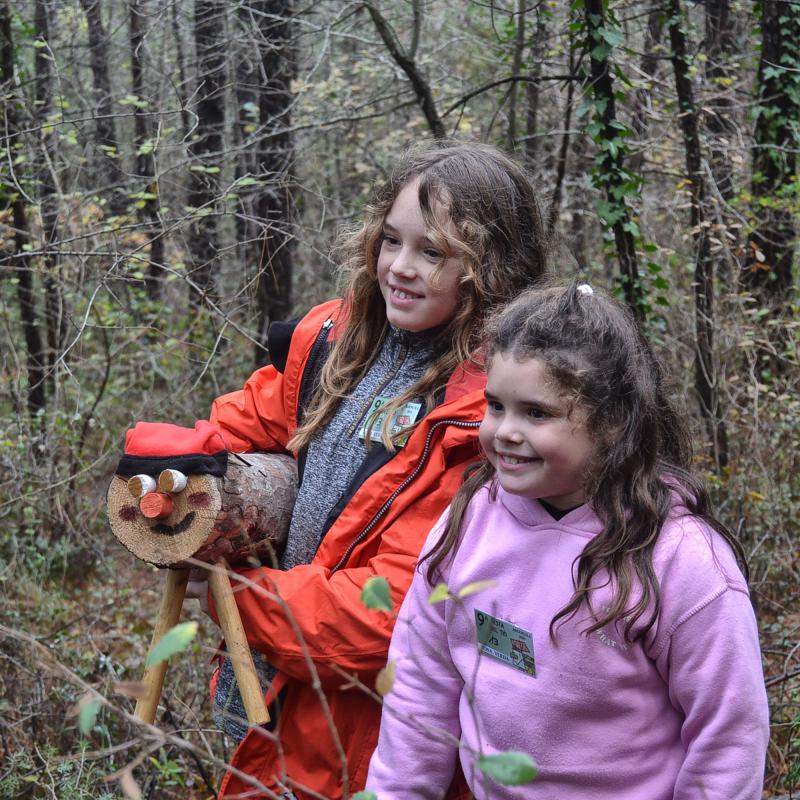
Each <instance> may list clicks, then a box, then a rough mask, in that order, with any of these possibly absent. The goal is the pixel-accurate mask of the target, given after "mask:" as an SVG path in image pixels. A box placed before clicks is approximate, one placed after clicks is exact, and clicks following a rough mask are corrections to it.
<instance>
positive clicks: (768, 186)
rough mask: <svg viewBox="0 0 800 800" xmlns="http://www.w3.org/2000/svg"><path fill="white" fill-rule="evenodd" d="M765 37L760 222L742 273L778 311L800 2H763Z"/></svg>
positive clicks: (784, 280)
mask: <svg viewBox="0 0 800 800" xmlns="http://www.w3.org/2000/svg"><path fill="white" fill-rule="evenodd" d="M761 35H762V45H761V61H760V63H759V67H758V83H757V93H758V100H757V104H756V114H757V116H756V125H755V132H754V135H755V146H754V148H753V187H752V194H753V202H754V208H755V213H756V215H757V217H758V224H757V228H756V230H755V231H754V233H753V236H752V241H751V246H750V248H749V249H750V252H749V254H748V260H747V263H746V265H745V270H744V273H743V275H742V277H743V281H744V283H745V285H746V286H747V287H748V288H749V289H750V290H751V291H752V292H753V293H754V294H755V295H756V296H757V297H758V298H759V300H760V301H761V302H762V304H763V305H765V306H767V307H769V308H771V309H773V310H778V309H780V308H781V307H783V304H784V303H785V302H786V301H787V300H788V299H789V297H788V293H789V291H790V290H791V288H792V262H793V258H794V254H793V244H794V239H795V221H794V217H793V214H792V207H791V205H792V202H793V200H792V196H791V186H792V182H793V180H795V176H796V171H797V152H798V149H800V133H798V130H797V120H798V119H800V99H798V79H797V73H798V64H800V4H799V3H797V2H789V1H788V0H772V1H771V2H765V3H763V4H762V18H761Z"/></svg>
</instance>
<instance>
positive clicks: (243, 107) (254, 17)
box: [233, 2, 264, 267]
mask: <svg viewBox="0 0 800 800" xmlns="http://www.w3.org/2000/svg"><path fill="white" fill-rule="evenodd" d="M236 14H237V17H238V19H239V37H240V38H241V39H242V40H243V41H241V42H239V43H237V47H236V54H235V67H234V69H235V74H236V86H235V91H236V112H235V113H236V118H235V120H234V125H233V135H234V142H235V145H236V147H237V153H236V178H237V180H238V179H240V178H243V177H244V176H246V175H255V174H257V173H258V167H257V160H256V157H255V152H254V151H255V148H256V144H255V142H256V141H257V139H256V131H257V129H258V126H259V108H258V98H259V92H260V90H261V87H262V86H263V83H264V81H263V78H262V73H261V58H260V57H259V53H260V46H259V45H260V40H261V33H260V28H261V25H260V15H259V14H256V10H255V9H254V8H253V4H252V3H250V2H240V3H239V4H238V5H237V8H236ZM254 39H256V44H255V46H253V40H254ZM261 190H262V188H261V186H258V185H254V186H250V185H243V186H239V187H238V188H237V191H236V193H237V195H238V196H239V204H240V211H239V213H238V214H237V215H236V242H237V247H238V250H239V257H240V258H241V259H242V261H243V262H244V263H245V264H247V265H248V267H249V265H251V264H254V263H256V261H257V260H258V250H257V249H256V248H257V241H256V239H257V238H258V237H257V233H256V224H255V219H254V217H255V203H256V197H257V196H258V195H259V194H260V192H261Z"/></svg>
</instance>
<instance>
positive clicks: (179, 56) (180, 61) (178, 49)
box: [170, 3, 191, 141]
mask: <svg viewBox="0 0 800 800" xmlns="http://www.w3.org/2000/svg"><path fill="white" fill-rule="evenodd" d="M170 21H171V23H172V36H173V38H174V39H175V66H176V67H177V70H178V85H177V86H176V87H175V90H176V92H177V94H178V99H179V100H180V104H181V128H182V131H183V141H186V140H187V139H188V138H189V129H190V128H191V125H190V122H189V109H188V108H187V107H186V87H187V85H188V84H187V81H186V69H185V67H184V58H183V36H182V34H181V29H180V25H178V3H173V4H172V13H171V14H170Z"/></svg>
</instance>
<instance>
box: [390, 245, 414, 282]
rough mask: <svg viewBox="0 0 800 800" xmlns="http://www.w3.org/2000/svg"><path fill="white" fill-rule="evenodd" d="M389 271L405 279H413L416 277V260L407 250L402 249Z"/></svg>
mask: <svg viewBox="0 0 800 800" xmlns="http://www.w3.org/2000/svg"><path fill="white" fill-rule="evenodd" d="M389 271H390V272H392V273H393V274H395V275H399V276H401V277H403V278H413V277H414V275H415V270H414V259H413V258H412V257H411V254H410V253H409V251H408V249H407V248H405V247H404V248H402V249H401V250H400V252H398V253H397V254H396V255H395V257H394V260H393V261H392V263H391V264H390V266H389Z"/></svg>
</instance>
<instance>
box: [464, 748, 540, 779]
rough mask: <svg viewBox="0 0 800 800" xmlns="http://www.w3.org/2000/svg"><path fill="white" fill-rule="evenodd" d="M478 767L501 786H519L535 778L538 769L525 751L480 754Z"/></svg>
mask: <svg viewBox="0 0 800 800" xmlns="http://www.w3.org/2000/svg"><path fill="white" fill-rule="evenodd" d="M478 769H480V770H481V771H482V772H485V773H486V774H487V775H488V776H489V777H490V778H493V779H494V780H496V781H497V782H498V783H501V784H503V786H520V785H521V784H523V783H530V782H531V781H533V780H535V779H536V776H537V775H538V774H539V770H538V769H537V768H536V763H535V762H534V760H533V759H532V758H531V757H530V756H529V755H528V754H527V753H515V752H513V751H508V752H507V753H497V754H496V755H492V756H481V757H480V758H479V759H478Z"/></svg>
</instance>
